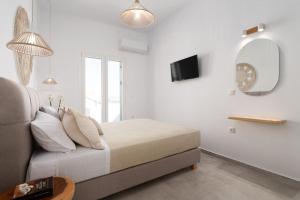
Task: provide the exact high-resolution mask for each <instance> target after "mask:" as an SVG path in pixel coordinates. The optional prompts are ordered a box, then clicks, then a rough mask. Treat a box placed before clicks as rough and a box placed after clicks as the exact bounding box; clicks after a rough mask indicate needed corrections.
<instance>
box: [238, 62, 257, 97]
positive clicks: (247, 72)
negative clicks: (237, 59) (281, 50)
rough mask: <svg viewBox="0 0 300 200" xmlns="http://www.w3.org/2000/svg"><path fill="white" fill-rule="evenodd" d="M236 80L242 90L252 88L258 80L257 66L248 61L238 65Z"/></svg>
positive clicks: (245, 90)
mask: <svg viewBox="0 0 300 200" xmlns="http://www.w3.org/2000/svg"><path fill="white" fill-rule="evenodd" d="M236 82H237V84H238V88H239V89H240V90H241V91H242V92H247V91H248V90H250V89H251V88H252V87H253V85H254V84H255V82H256V71H255V68H254V67H253V66H252V65H250V64H248V63H239V64H237V65H236Z"/></svg>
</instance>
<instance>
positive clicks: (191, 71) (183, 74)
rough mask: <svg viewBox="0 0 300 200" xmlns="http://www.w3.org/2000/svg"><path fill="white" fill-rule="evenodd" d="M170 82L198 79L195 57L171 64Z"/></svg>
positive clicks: (197, 66)
mask: <svg viewBox="0 0 300 200" xmlns="http://www.w3.org/2000/svg"><path fill="white" fill-rule="evenodd" d="M171 76H172V82H174V81H182V80H186V79H192V78H198V77H199V65H198V57H197V55H195V56H192V57H189V58H185V59H183V60H179V61H177V62H174V63H172V64H171Z"/></svg>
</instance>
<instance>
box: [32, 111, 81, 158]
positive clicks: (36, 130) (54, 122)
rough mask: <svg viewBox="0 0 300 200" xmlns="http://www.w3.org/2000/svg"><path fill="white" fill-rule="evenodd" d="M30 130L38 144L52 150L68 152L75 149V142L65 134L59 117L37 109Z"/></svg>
mask: <svg viewBox="0 0 300 200" xmlns="http://www.w3.org/2000/svg"><path fill="white" fill-rule="evenodd" d="M31 130H32V134H33V136H34V138H35V140H36V141H37V142H38V143H39V145H40V146H41V147H42V148H43V149H45V150H47V151H52V152H70V151H72V150H76V146H75V144H74V143H73V142H72V140H71V139H70V138H69V137H68V136H67V134H66V132H65V131H64V128H63V126H62V124H61V122H60V121H59V119H57V118H55V117H53V116H51V115H49V114H47V113H43V112H40V111H38V113H37V115H36V118H35V120H34V121H32V122H31Z"/></svg>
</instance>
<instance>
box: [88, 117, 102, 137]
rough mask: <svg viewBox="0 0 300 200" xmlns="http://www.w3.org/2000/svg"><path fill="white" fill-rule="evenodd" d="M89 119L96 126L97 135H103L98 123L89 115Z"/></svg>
mask: <svg viewBox="0 0 300 200" xmlns="http://www.w3.org/2000/svg"><path fill="white" fill-rule="evenodd" d="M89 119H90V120H91V121H92V122H93V123H94V124H95V126H96V127H97V130H98V133H99V135H103V132H102V130H101V127H100V124H99V123H98V122H97V121H96V120H95V119H94V118H91V117H89Z"/></svg>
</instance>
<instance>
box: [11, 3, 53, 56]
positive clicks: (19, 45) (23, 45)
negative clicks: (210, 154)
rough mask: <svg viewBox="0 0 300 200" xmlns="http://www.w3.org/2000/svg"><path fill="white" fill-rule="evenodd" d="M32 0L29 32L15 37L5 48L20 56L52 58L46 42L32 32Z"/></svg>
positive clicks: (51, 51) (51, 52)
mask: <svg viewBox="0 0 300 200" xmlns="http://www.w3.org/2000/svg"><path fill="white" fill-rule="evenodd" d="M33 1H34V0H32V4H31V5H32V10H31V31H28V32H24V33H22V34H20V35H19V36H17V37H15V38H14V39H13V40H11V41H10V42H9V43H7V45H6V46H7V48H9V49H11V50H13V51H15V52H18V53H22V54H27V55H31V56H52V55H53V50H52V49H51V48H50V47H49V45H48V44H47V42H46V41H45V40H44V39H43V38H42V36H40V35H39V34H37V33H34V32H33V24H34V23H33V10H34V3H33Z"/></svg>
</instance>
